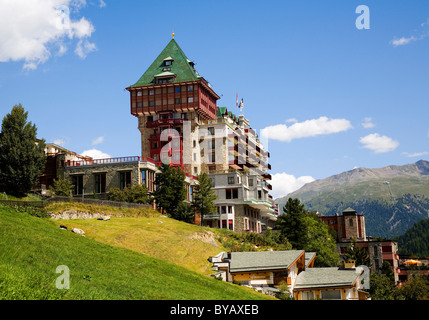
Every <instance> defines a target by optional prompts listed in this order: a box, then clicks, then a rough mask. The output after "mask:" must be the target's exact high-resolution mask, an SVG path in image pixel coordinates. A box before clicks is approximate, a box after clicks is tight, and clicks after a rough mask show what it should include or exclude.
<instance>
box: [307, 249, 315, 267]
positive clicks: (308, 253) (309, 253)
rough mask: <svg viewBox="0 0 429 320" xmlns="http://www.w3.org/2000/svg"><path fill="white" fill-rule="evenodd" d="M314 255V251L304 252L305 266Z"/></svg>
mask: <svg viewBox="0 0 429 320" xmlns="http://www.w3.org/2000/svg"><path fill="white" fill-rule="evenodd" d="M315 256H316V252H306V253H305V266H308V264H309V263H310V262H311V260H313V259H314V257H315Z"/></svg>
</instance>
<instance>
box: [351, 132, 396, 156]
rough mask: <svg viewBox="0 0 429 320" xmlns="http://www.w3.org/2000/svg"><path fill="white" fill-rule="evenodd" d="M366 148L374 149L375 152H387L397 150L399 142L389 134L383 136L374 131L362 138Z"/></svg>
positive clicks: (361, 140) (361, 141)
mask: <svg viewBox="0 0 429 320" xmlns="http://www.w3.org/2000/svg"><path fill="white" fill-rule="evenodd" d="M359 142H360V143H362V144H363V145H364V146H363V147H364V148H366V149H369V150H372V151H374V152H375V153H385V152H390V151H393V150H395V149H396V148H397V147H398V146H399V142H398V141H395V140H393V139H392V138H389V137H387V136H381V135H379V134H378V133H372V134H369V135H367V136H365V137H362V138H360V140H359Z"/></svg>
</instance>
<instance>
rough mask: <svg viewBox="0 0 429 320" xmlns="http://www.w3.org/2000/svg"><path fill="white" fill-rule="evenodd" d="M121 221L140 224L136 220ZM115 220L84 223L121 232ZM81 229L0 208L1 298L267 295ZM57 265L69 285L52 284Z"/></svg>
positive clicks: (172, 298)
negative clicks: (63, 269)
mask: <svg viewBox="0 0 429 320" xmlns="http://www.w3.org/2000/svg"><path fill="white" fill-rule="evenodd" d="M121 219H126V220H128V221H129V223H135V226H136V228H137V229H138V228H140V227H141V223H140V222H137V221H136V220H134V221H133V219H136V218H121ZM140 219H141V220H142V221H143V220H146V219H154V220H155V219H159V218H140ZM115 220H116V219H113V220H112V221H97V220H88V221H85V222H86V223H88V226H89V224H90V223H93V224H98V223H100V224H101V223H105V224H106V225H107V224H108V223H110V222H112V224H115V223H117V227H118V228H119V230H118V231H117V232H118V235H120V234H121V222H120V219H119V218H118V219H117V220H118V221H115ZM132 221H133V222H132ZM146 221H149V220H146ZM112 224H111V225H112ZM146 224H147V223H146ZM151 224H152V223H151ZM155 225H156V221H155ZM159 225H161V224H159ZM162 225H164V226H166V225H167V222H165V223H163V224H162ZM101 227H105V225H101ZM185 229H186V228H185ZM86 231H87V232H88V237H83V236H80V235H77V234H74V233H72V232H70V231H66V230H62V229H60V228H59V227H58V223H57V222H55V221H51V220H47V219H41V218H36V217H33V216H30V215H29V214H27V213H25V212H20V211H17V210H14V209H12V208H8V207H3V206H0V275H1V277H0V299H6V300H12V299H21V300H25V299H36V300H44V299H68V300H90V299H97V300H110V299H115V300H122V299H138V300H140V299H141V300H145V299H149V300H164V299H166V300H174V299H178V300H206V299H215V300H216V299H222V300H223V299H224V300H236V299H270V298H269V297H268V296H265V295H262V294H259V293H257V292H255V291H253V290H251V289H248V288H244V287H239V286H236V285H232V284H229V283H225V282H221V281H219V280H215V279H213V278H211V277H209V276H204V275H202V274H199V273H197V272H192V271H190V270H188V269H186V268H183V267H181V266H178V265H176V264H173V263H170V262H168V261H164V260H161V259H157V258H154V257H150V256H148V255H145V254H141V253H138V252H137V251H136V250H129V249H125V248H121V247H117V246H114V245H109V244H103V243H100V242H98V241H96V240H94V239H91V238H90V236H89V235H90V234H91V231H90V229H87V230H86ZM155 231H156V230H154V231H153V232H152V234H153V235H154V236H155V235H156V232H155ZM109 232H113V233H114V232H115V231H114V230H113V229H111V230H110V231H109ZM136 232H138V231H136ZM127 236H128V234H127V233H125V237H127ZM157 237H158V238H161V236H160V235H157ZM120 238H121V237H119V239H120ZM208 255H209V254H208ZM60 265H66V266H67V267H68V268H69V269H70V289H64V290H59V289H57V288H56V286H55V282H56V279H57V277H58V276H60V274H57V273H56V268H57V267H58V266H60Z"/></svg>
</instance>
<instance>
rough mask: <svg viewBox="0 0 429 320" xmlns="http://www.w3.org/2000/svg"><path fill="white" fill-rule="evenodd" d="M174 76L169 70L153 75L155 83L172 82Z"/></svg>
mask: <svg viewBox="0 0 429 320" xmlns="http://www.w3.org/2000/svg"><path fill="white" fill-rule="evenodd" d="M175 77H176V74H174V73H172V72H170V71H164V72H162V73H160V74H157V75H155V83H157V84H164V83H173V82H174V79H175Z"/></svg>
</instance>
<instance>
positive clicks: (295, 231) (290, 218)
mask: <svg viewBox="0 0 429 320" xmlns="http://www.w3.org/2000/svg"><path fill="white" fill-rule="evenodd" d="M306 215H307V211H306V210H305V209H304V205H303V204H301V202H300V201H299V199H292V198H289V199H288V201H287V202H286V204H285V206H284V207H283V214H282V215H281V216H280V217H279V218H278V219H277V227H278V228H279V229H280V232H281V233H282V235H283V236H285V237H286V238H287V239H288V241H289V242H290V243H291V244H292V247H293V248H294V249H297V250H304V249H305V247H306V245H307V232H308V226H307V223H306V221H305V217H306Z"/></svg>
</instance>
